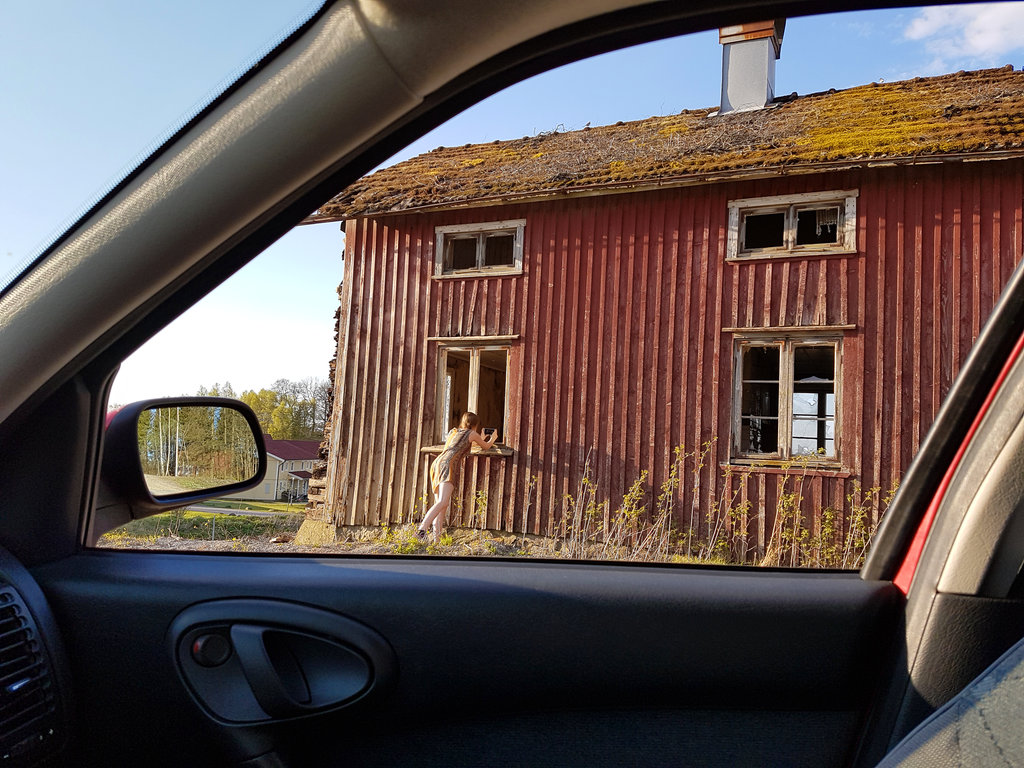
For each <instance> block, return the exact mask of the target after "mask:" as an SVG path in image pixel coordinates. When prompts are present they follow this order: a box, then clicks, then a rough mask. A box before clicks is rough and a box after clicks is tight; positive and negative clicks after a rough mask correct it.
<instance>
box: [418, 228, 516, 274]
mask: <svg viewBox="0 0 1024 768" xmlns="http://www.w3.org/2000/svg"><path fill="white" fill-rule="evenodd" d="M525 228H526V219H512V220H509V221H488V222H483V223H480V224H453V225H450V226H444V227H436V228H435V230H434V232H435V236H436V243H435V248H434V277H466V276H472V275H503V274H518V273H520V272H522V271H523V232H524V230H525Z"/></svg>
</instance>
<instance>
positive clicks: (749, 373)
mask: <svg viewBox="0 0 1024 768" xmlns="http://www.w3.org/2000/svg"><path fill="white" fill-rule="evenodd" d="M781 351H782V350H781V348H780V347H777V346H770V347H768V346H751V347H747V348H745V349H744V350H743V380H742V382H741V387H742V403H741V409H740V451H742V452H743V453H777V452H778V450H779V356H780V354H781Z"/></svg>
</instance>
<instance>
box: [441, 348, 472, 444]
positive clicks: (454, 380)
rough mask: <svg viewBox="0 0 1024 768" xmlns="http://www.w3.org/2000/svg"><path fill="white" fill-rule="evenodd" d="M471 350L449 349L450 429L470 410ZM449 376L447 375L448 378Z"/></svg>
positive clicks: (447, 404) (448, 408) (447, 387)
mask: <svg viewBox="0 0 1024 768" xmlns="http://www.w3.org/2000/svg"><path fill="white" fill-rule="evenodd" d="M470 357H471V356H470V351H469V350H468V349H449V350H448V368H447V371H448V375H449V376H450V377H451V384H450V386H449V385H448V384H447V382H446V387H445V388H446V389H447V390H448V392H449V394H448V401H447V403H445V409H444V410H445V413H446V414H447V415H448V424H447V427H446V428H445V430H444V431H445V433H447V432H448V430H450V429H453V428H455V427H457V426H459V419H461V418H462V414H463V413H465V412H466V411H468V410H469V367H470ZM447 378H448V377H447V376H446V379H447Z"/></svg>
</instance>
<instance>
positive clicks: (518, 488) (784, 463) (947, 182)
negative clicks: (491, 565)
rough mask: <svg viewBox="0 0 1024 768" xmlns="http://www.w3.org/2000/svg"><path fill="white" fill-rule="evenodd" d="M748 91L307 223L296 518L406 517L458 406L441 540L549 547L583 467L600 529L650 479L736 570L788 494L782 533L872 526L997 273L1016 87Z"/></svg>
mask: <svg viewBox="0 0 1024 768" xmlns="http://www.w3.org/2000/svg"><path fill="white" fill-rule="evenodd" d="M763 29H765V30H771V25H767V26H766V27H764V28H763ZM778 32H779V30H778V29H776V30H775V33H778ZM726 33H727V31H725V30H723V39H724V40H726V42H728V40H727V37H728V35H727V34H726ZM743 39H748V38H743ZM761 39H762V40H767V41H768V42H769V43H771V44H773V45H775V52H776V53H777V44H778V39H777V35H776V37H772V32H770V31H766V32H764V34H762V35H761ZM726 58H727V60H728V49H727V55H726ZM768 86H769V87H768V92H767V98H762V103H761V104H760V105H757V104H755V105H754V106H755V107H757V108H753V109H751V108H749V107H750V105H749V104H745V105H744V106H745V107H747V108H745V109H733V110H731V111H727V110H725V109H723V110H721V111H719V110H717V109H714V110H712V109H702V110H688V111H684V112H681V113H679V114H675V115H669V116H666V117H658V118H651V119H648V120H642V121H637V122H629V123H621V124H616V125H612V126H605V127H597V128H588V129H583V130H581V131H572V132H567V133H551V134H542V135H538V136H533V137H527V138H523V139H521V140H515V141H501V142H494V143H490V144H484V145H473V146H465V147H459V148H441V149H437V150H435V151H433V152H430V153H427V154H424V155H421V156H419V157H416V158H413V159H411V160H408V161H405V162H402V163H399V164H397V165H395V166H393V167H390V168H386V169H383V170H380V171H378V172H376V173H374V174H372V175H370V176H368V177H366V178H364V179H362V180H361V181H359V182H357V183H356V184H354V185H353V186H352V187H350V188H349V189H347V190H345V191H344V192H343V193H342V194H340V195H339V196H337V197H336V198H335V199H333V200H332V201H330V202H329V203H328V204H326V205H324V206H323V207H322V208H321V209H320V210H319V211H318V212H317V214H316V215H315V217H314V219H315V220H319V221H323V220H337V221H341V222H343V225H342V226H343V227H344V231H345V238H346V257H345V275H344V282H343V288H342V290H341V311H340V314H339V338H338V357H337V362H336V373H335V381H334V393H335V394H334V411H333V418H332V420H331V423H330V425H329V427H328V431H327V436H326V437H327V440H326V445H327V450H328V461H327V465H326V472H325V473H321V475H322V477H321V479H320V483H321V490H320V491H319V495H316V496H313V497H312V498H313V502H314V503H313V504H312V505H311V507H310V510H309V511H308V513H307V515H308V517H309V518H310V519H311V520H319V521H321V522H322V523H327V524H330V525H335V526H340V525H353V524H363V525H379V524H394V523H399V522H408V521H411V520H413V519H417V518H418V517H419V516H420V515H421V514H422V512H423V510H424V509H425V506H426V505H427V501H428V497H429V495H430V494H429V487H428V482H427V479H426V467H427V466H428V464H429V462H430V460H431V459H432V457H433V455H434V454H435V453H436V452H437V450H438V444H440V443H441V442H442V441H443V438H444V435H445V433H446V432H447V430H448V428H449V426H450V425H452V424H453V423H454V422H455V420H456V419H457V418H458V416H459V415H460V414H461V412H462V411H463V410H466V409H471V410H474V411H477V412H478V413H480V414H481V416H482V417H483V421H484V425H485V426H487V427H492V428H495V429H498V430H499V432H500V436H501V438H500V449H498V450H495V451H493V452H490V453H488V454H481V455H473V456H471V457H470V458H469V459H467V466H466V472H465V477H464V480H463V483H462V486H461V487H460V488H458V489H457V492H456V493H457V496H458V497H459V498H460V499H461V505H457V507H456V509H455V510H454V520H453V519H452V516H450V517H449V520H450V524H456V525H458V524H462V525H474V526H477V527H485V528H489V529H499V530H506V531H512V532H523V531H527V532H533V533H543V534H549V535H550V534H554V533H557V532H558V531H559V529H560V526H561V525H562V521H563V518H564V516H565V514H566V512H567V510H569V509H571V508H572V503H573V502H570V500H569V499H570V497H571V498H574V499H575V498H578V496H579V489H580V484H581V481H582V480H583V478H584V477H586V478H588V480H589V481H590V482H591V483H592V485H590V486H589V487H590V488H592V489H593V493H594V497H593V498H594V499H595V500H596V502H597V503H598V504H600V502H607V506H606V507H604V508H601V512H600V513H601V514H603V515H604V516H605V518H606V521H605V522H606V523H607V520H608V517H609V516H610V515H613V514H614V512H615V510H616V508H617V505H621V503H622V499H623V496H624V495H625V494H626V493H627V492H628V490H629V489H630V488H631V487H632V486H633V484H634V483H635V482H636V481H638V480H640V487H643V488H644V490H645V491H646V496H645V498H646V500H647V501H646V503H647V504H648V506H649V509H650V510H653V508H654V507H655V506H656V501H655V499H656V497H657V496H658V494H659V492H660V489H661V488H662V486H663V484H665V483H666V481H671V479H672V477H673V475H674V476H676V477H678V478H679V483H678V486H676V487H674V488H672V489H671V491H670V495H671V496H672V498H673V510H674V511H673V516H674V524H675V528H676V530H677V531H681V532H683V533H686V532H687V531H691V532H692V537H693V538H694V539H696V540H700V541H703V542H705V543H707V542H708V541H710V540H711V539H712V538H713V537H715V536H718V535H719V534H722V535H723V541H726V542H727V544H728V547H729V550H730V552H731V557H732V558H733V559H735V560H741V561H751V560H757V559H758V558H759V557H762V556H763V555H764V553H765V550H766V549H767V548H770V547H771V545H772V538H773V531H775V530H776V529H775V526H776V524H777V522H778V521H779V517H778V514H779V510H780V508H781V507H780V505H785V504H790V505H791V506H792V504H793V498H792V497H790V496H787V494H789V493H792V492H793V491H798V492H797V494H796V498H797V501H796V503H797V505H798V506H799V507H800V508H801V514H800V515H798V516H797V517H798V518H799V522H802V525H803V527H804V528H805V529H806V533H805V535H806V536H810V537H815V536H819V535H820V534H822V525H823V522H822V520H823V518H822V512H823V510H831V517H830V518H829V520H828V521H827V525H828V526H834V528H835V534H834V535H835V536H836V537H841V536H842V535H843V534H844V532H846V531H848V530H849V528H850V526H851V521H850V517H851V510H853V509H855V508H861V507H866V508H867V509H868V510H869V516H870V517H872V518H874V519H875V520H877V517H878V515H879V514H880V513H881V512H882V511H884V501H880V497H881V496H883V495H884V492H885V490H887V489H889V488H891V487H892V486H893V485H894V484H895V483H897V482H898V480H899V478H900V477H901V475H902V473H903V471H904V470H905V468H906V467H907V465H908V463H909V462H910V460H911V457H912V456H913V455H914V453H915V451H916V450H917V448H918V446H919V444H920V443H921V441H922V440H923V438H924V436H925V433H926V432H927V430H928V428H929V425H930V424H931V423H932V421H933V419H934V418H935V415H936V413H937V410H938V408H939V406H940V404H941V402H942V399H943V396H944V395H945V393H946V392H947V390H948V389H949V387H950V383H951V381H952V379H953V377H954V376H956V374H957V371H958V369H959V368H960V366H961V364H962V363H963V361H964V359H965V357H966V355H967V353H968V351H969V349H970V347H971V345H972V342H973V341H974V339H975V337H976V336H977V335H978V333H979V330H980V329H981V327H982V325H983V323H984V322H985V319H986V318H987V316H988V314H989V312H990V310H991V309H992V306H993V302H994V301H995V300H996V298H997V297H998V294H999V292H1000V290H1001V287H1002V286H1003V285H1004V284H1005V283H1006V281H1007V279H1008V277H1009V275H1010V273H1011V271H1012V270H1013V269H1014V267H1015V266H1016V265H1017V263H1018V262H1019V261H1020V259H1021V253H1022V201H1024V175H1022V171H1024V73H1021V72H1016V71H1013V70H1012V69H1011V68H1006V69H999V70H984V71H978V72H966V73H963V72H962V73H957V74H954V75H946V76H942V77H934V78H916V79H914V80H911V81H905V82H896V83H885V84H875V83H872V84H870V85H865V86H862V87H858V88H852V89H849V90H845V91H829V92H827V93H819V94H812V95H807V96H796V95H795V94H794V95H793V96H788V97H782V98H774V97H773V96H772V93H771V81H770V78H769V81H768ZM759 87H760V89H761V91H764V87H763V85H761V86H759ZM725 90H726V88H725V87H723V91H725ZM755 90H756V89H755ZM730 100H731V101H733V102H734V103H735V102H736V101H737V99H736V98H731V99H730V97H729V94H727V93H723V104H728V103H729V101H730ZM677 446H682V447H683V448H682V451H681V452H680V453H678V454H677V452H676V448H677ZM645 473H646V474H645ZM871 488H879V489H881V491H880V492H879V493H878V494H877V495H876V496H874V497H871V496H870V495H869V496H868V497H867V499H866V501H865V496H864V490H865V489H871ZM313 493H315V491H313ZM649 514H650V513H649ZM716 515H717V516H718V517H716ZM719 518H721V519H719ZM776 532H777V531H776ZM819 543H820V542H819Z"/></svg>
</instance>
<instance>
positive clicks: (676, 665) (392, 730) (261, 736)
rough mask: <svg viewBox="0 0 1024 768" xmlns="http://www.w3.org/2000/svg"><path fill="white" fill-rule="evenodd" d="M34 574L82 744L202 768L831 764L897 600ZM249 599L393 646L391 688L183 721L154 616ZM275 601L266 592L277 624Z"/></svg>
mask: <svg viewBox="0 0 1024 768" xmlns="http://www.w3.org/2000/svg"><path fill="white" fill-rule="evenodd" d="M34 575H35V577H36V578H37V579H38V580H39V582H40V584H41V585H42V588H43V590H44V591H45V592H46V594H47V595H48V597H49V600H50V602H51V604H52V606H53V609H54V612H55V614H56V616H57V617H58V621H59V623H60V624H61V625H62V626H63V627H65V633H66V636H67V637H66V639H67V645H68V647H69V648H70V649H71V651H70V654H71V657H72V658H71V664H72V670H73V673H74V678H75V680H76V682H77V686H78V688H77V690H78V699H79V703H80V706H83V707H85V708H86V709H87V710H88V711H89V712H90V713H91V714H90V723H91V730H90V732H89V733H88V734H84V749H85V750H86V757H88V758H89V759H90V760H97V759H105V758H108V757H110V756H111V754H112V753H111V752H110V750H111V748H112V745H115V744H116V746H117V750H118V754H126V753H127V754H133V755H135V756H137V757H138V758H139V759H159V758H160V756H161V755H166V754H168V753H167V750H178V751H179V754H178V756H179V757H185V756H186V755H187V756H188V759H190V760H195V761H199V762H200V764H202V762H203V760H205V759H209V755H210V754H211V753H212V754H218V753H219V754H222V755H223V754H228V755H231V756H232V757H233V758H234V759H238V758H240V757H249V756H253V755H248V754H246V751H247V750H249V751H251V750H252V749H254V747H253V746H252V745H254V744H255V745H257V746H258V747H259V749H271V748H272V749H274V750H275V751H277V752H278V753H279V754H281V755H284V756H289V757H291V758H292V759H294V760H295V764H308V765H333V764H341V763H344V762H349V761H350V760H351V764H356V765H360V764H367V765H377V764H381V765H383V764H396V763H403V764H404V763H410V764H423V765H457V764H464V765H474V764H477V765H479V764H482V763H481V757H482V756H481V753H480V751H479V750H480V749H485V750H493V751H487V752H486V753H485V754H486V755H489V756H490V755H501V756H502V760H503V761H506V762H508V761H511V762H513V763H517V764H538V763H544V762H555V763H558V764H577V765H584V764H588V765H593V764H609V765H610V764H621V763H622V762H623V761H624V760H625V761H626V762H629V761H630V760H634V759H635V760H640V761H642V762H644V763H650V762H658V760H659V755H662V756H663V755H667V754H676V755H678V754H680V752H682V753H688V752H689V753H693V754H700V755H701V756H702V757H701V761H700V762H701V763H702V764H710V765H716V764H717V765H743V764H747V765H757V764H764V761H765V759H766V756H767V755H769V754H785V755H787V756H788V757H787V760H789V759H790V758H791V762H789V764H792V765H833V764H836V762H837V760H838V761H840V762H841V761H842V760H843V759H844V758H845V757H848V756H849V755H850V753H851V750H852V749H853V746H854V741H855V737H856V734H857V731H858V728H859V726H860V724H861V722H862V720H863V717H864V712H865V709H866V707H867V706H868V702H869V701H870V699H871V696H872V694H873V693H874V690H875V685H876V683H877V675H876V671H877V670H878V669H879V665H878V664H877V663H876V659H877V657H878V655H880V654H883V653H885V652H887V649H888V648H889V646H890V644H891V640H892V638H893V636H894V632H895V629H896V626H897V621H898V613H899V606H900V604H901V597H900V595H899V594H898V592H897V591H896V590H895V589H894V588H893V587H892V586H891V585H889V584H887V583H884V582H865V581H863V580H861V579H860V578H858V577H857V576H856V575H855V574H809V573H808V574H803V573H786V572H764V571H759V572H754V571H746V570H742V569H741V570H719V571H716V570H713V569H711V570H708V569H687V570H681V569H672V568H660V567H640V566H601V565H593V564H582V563H568V564H565V563H532V562H531V563H511V564H509V563H502V562H497V561H473V562H447V561H443V560H427V561H424V560H415V559H400V560H380V559H373V558H366V559H338V560H330V559H317V558H277V557H261V558H258V559H254V558H252V557H246V556H238V557H230V556H204V555H194V554H192V555H180V554H158V553H131V552H111V551H94V552H86V553H83V554H81V555H77V556H75V557H72V558H68V559H65V560H63V561H60V562H57V563H53V564H49V565H45V566H40V567H38V568H36V569H35V570H34ZM247 595H252V596H259V597H260V598H261V599H263V600H267V599H271V600H277V601H286V603H287V604H291V605H304V606H315V607H316V608H317V609H319V610H325V611H330V612H333V613H335V614H338V615H341V616H343V617H346V618H347V619H350V620H354V621H356V622H359V623H360V624H361V625H365V626H366V627H368V628H370V629H371V630H372V631H374V632H376V633H379V635H380V636H381V637H383V638H384V639H385V640H386V641H387V643H388V644H389V645H390V647H391V649H393V652H394V654H395V658H396V660H397V675H396V680H395V683H394V687H393V689H392V690H391V691H390V692H388V693H386V694H383V695H381V696H379V697H376V698H375V699H374V700H372V701H366V702H357V703H356V704H355V705H353V706H351V707H349V708H345V709H341V710H338V711H334V712H328V713H326V714H322V715H319V716H312V717H307V718H299V719H295V720H291V721H287V722H279V723H276V724H275V723H272V724H265V725H255V726H238V725H226V724H223V723H215V722H214V721H213V720H211V719H209V718H207V717H206V716H205V715H202V714H200V709H199V707H198V706H197V704H196V703H195V702H194V701H192V700H191V699H190V696H189V694H188V692H187V690H186V687H185V685H184V683H183V681H182V679H181V676H180V673H179V671H178V669H177V668H176V662H175V660H174V655H175V654H174V651H173V648H174V642H175V637H172V636H170V634H169V633H170V628H171V627H172V624H173V623H174V622H175V619H176V617H178V616H179V614H180V613H181V612H182V611H183V610H184V609H186V608H188V607H189V606H194V605H196V604H200V605H205V608H206V610H207V613H209V612H210V610H213V612H214V614H215V613H216V607H215V606H216V605H217V603H215V602H210V601H218V600H223V599H227V598H237V597H244V596H247ZM229 602H230V601H229ZM211 606H212V608H211ZM287 613H288V611H287V608H286V606H285V605H284V604H282V611H281V615H282V619H281V621H282V624H283V625H284V626H287V618H286V616H287ZM125 617H131V618H130V620H126V619H125ZM226 618H227V617H226ZM110 690H117V691H121V692H123V695H124V699H123V701H131V702H134V704H133V705H132V707H131V708H130V709H126V708H125V707H124V706H123V704H122V703H121V702H119V701H118V700H111V699H109V698H108V691H110ZM168 713H174V717H172V718H169V717H168V716H167V715H168ZM155 721H159V722H160V724H161V727H160V730H159V733H155V732H154V729H153V728H152V723H153V722H155ZM199 722H203V723H204V726H203V727H202V728H201V729H200V730H199V732H201V733H203V734H205V739H198V740H197V738H196V737H195V735H190V734H191V733H192V730H193V729H194V728H195V726H196V725H197V723H199ZM325 733H328V734H336V735H337V736H338V738H337V740H336V741H337V743H338V744H339V745H341V744H343V745H344V747H343V748H341V747H340V746H339V747H338V748H334V747H328V742H326V741H325V740H324V738H323V734H325ZM439 734H446V735H439ZM474 734H475V735H476V737H473V735H474ZM730 734H734V735H736V734H742V738H733V737H731V736H730ZM426 745H429V748H427V747H426ZM193 750H194V751H193ZM552 750H554V751H552ZM559 750H560V751H559ZM602 755H603V757H601V756H602ZM204 756H205V757H204ZM483 762H490V758H489V757H488V758H487V759H485V760H483Z"/></svg>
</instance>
